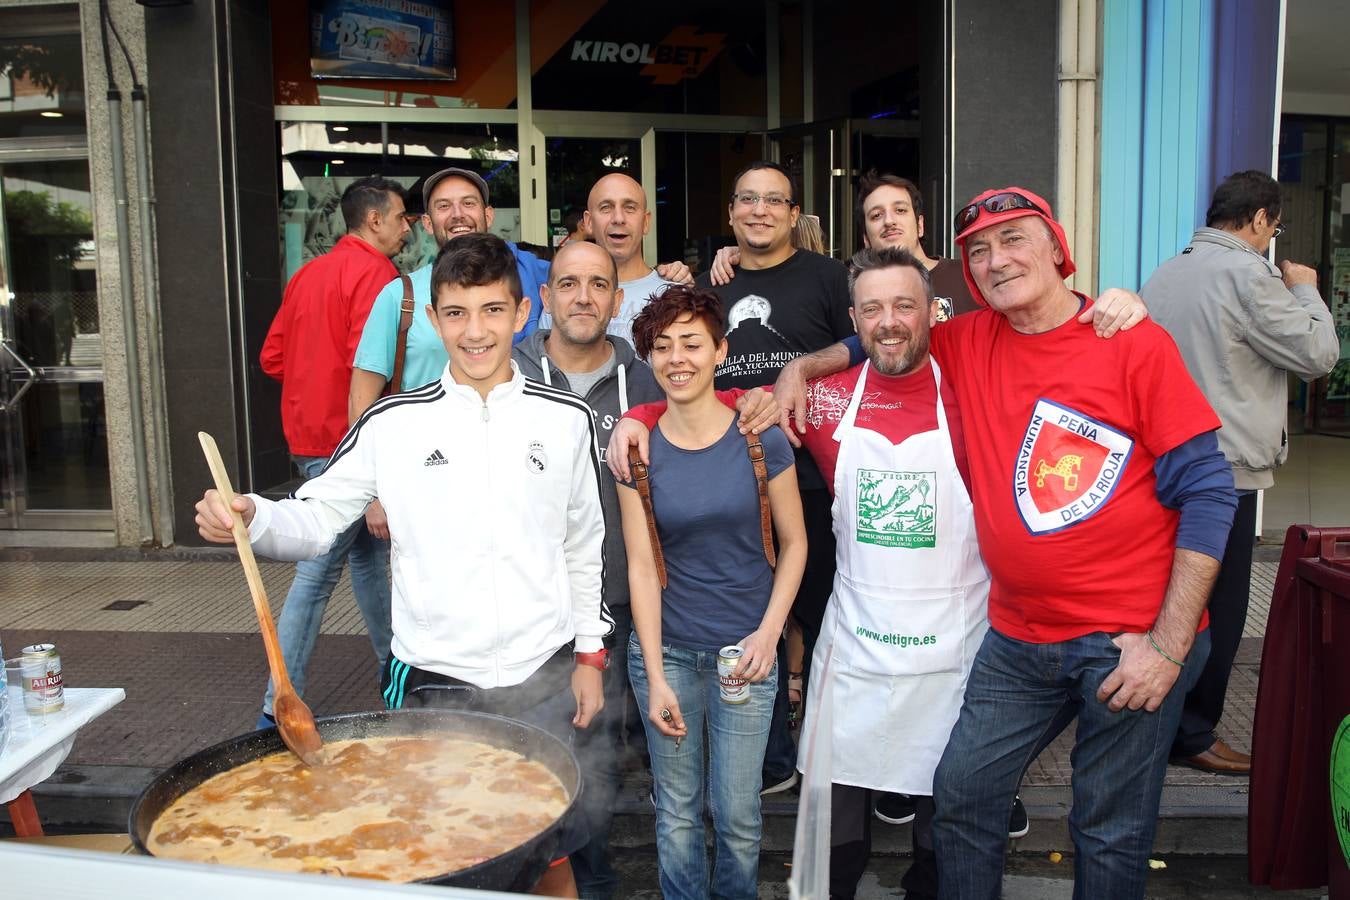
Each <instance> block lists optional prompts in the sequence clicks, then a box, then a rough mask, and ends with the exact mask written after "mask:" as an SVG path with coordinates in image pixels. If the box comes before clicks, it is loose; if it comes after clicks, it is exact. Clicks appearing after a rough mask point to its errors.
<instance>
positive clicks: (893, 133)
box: [764, 118, 921, 259]
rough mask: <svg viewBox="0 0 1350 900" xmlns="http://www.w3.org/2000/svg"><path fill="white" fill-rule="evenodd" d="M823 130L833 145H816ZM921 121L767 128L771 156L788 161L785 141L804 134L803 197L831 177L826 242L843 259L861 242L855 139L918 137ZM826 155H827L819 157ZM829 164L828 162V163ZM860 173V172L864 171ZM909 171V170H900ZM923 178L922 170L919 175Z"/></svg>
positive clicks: (844, 120) (838, 122) (848, 120)
mask: <svg viewBox="0 0 1350 900" xmlns="http://www.w3.org/2000/svg"><path fill="white" fill-rule="evenodd" d="M822 132H824V133H826V134H828V146H824V147H820V146H817V145H816V141H815V139H816V138H817V137H819V136H820V135H821V134H822ZM920 132H921V129H920V125H919V123H918V122H911V121H895V120H888V119H852V118H837V119H821V120H820V121H818V122H805V123H802V124H800V125H788V126H785V127H783V128H774V129H772V130H770V131H767V132H765V134H764V138H765V140H766V141H767V142H768V145H769V148H770V150H769V152H770V154H771V157H770V158H771V159H773V160H774V161H775V162H781V161H782V153H781V149H780V142H781V140H782V139H783V138H784V137H800V138H802V183H801V184H800V185H799V186H798V187H799V190H800V191H801V194H802V197H803V198H807V197H813V196H814V195H815V186H816V180H817V178H819V177H820V176H821V175H823V176H824V177H826V178H828V179H829V180H830V181H829V192H828V200H827V203H826V206H827V209H828V213H829V214H828V216H822V217H821V221H820V227H821V230H822V231H823V232H824V235H825V246H826V249H827V250H830V251H831V252H832V253H835V252H837V255H838V256H839V257H840V258H842V259H847V258H848V257H849V256H851V255H852V254H853V249H854V248H855V247H857V246H858V244H859V243H860V240H859V236H858V234H857V227H856V225H857V223H856V222H855V221H854V216H853V205H854V201H855V199H856V198H855V196H854V195H855V193H856V189H855V187H854V175H855V173H854V172H853V139H854V137H855V136H856V135H859V134H877V135H887V136H890V137H898V138H918V137H919V136H920ZM817 154H823V155H824V158H823V159H819V160H818V159H817V158H816V157H817ZM822 163H823V166H822ZM858 174H860V173H858ZM896 174H901V175H903V174H904V173H896ZM915 176H916V177H917V173H915ZM836 200H838V201H840V205H839V215H838V217H837V219H838V220H837V221H836V216H835V203H836Z"/></svg>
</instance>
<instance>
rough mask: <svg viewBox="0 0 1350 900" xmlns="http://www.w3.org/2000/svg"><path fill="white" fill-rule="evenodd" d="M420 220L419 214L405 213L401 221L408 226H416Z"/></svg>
mask: <svg viewBox="0 0 1350 900" xmlns="http://www.w3.org/2000/svg"><path fill="white" fill-rule="evenodd" d="M421 218H422V214H421V213H410V212H405V213H404V214H403V221H405V222H407V223H408V224H409V225H416V224H417V222H418V220H419V219H421Z"/></svg>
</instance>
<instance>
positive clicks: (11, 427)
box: [0, 136, 114, 532]
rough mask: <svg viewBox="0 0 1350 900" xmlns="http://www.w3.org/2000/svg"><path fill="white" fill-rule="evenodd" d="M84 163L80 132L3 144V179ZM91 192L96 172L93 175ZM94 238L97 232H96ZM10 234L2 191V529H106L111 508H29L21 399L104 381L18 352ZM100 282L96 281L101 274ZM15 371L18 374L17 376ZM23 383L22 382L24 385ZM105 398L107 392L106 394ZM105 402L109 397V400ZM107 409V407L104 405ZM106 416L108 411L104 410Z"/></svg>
mask: <svg viewBox="0 0 1350 900" xmlns="http://www.w3.org/2000/svg"><path fill="white" fill-rule="evenodd" d="M69 161H81V162H83V163H84V165H85V168H86V170H88V166H89V150H88V146H87V143H86V141H85V139H84V138H83V137H82V136H81V137H78V138H77V139H75V140H67V141H64V142H53V141H50V140H39V141H33V140H21V139H20V140H6V141H3V142H0V178H2V177H3V174H4V169H5V168H6V167H7V166H13V165H16V164H19V165H22V164H27V163H47V162H69ZM89 183H90V192H91V195H92V190H93V173H92V172H90V173H89ZM94 238H95V240H97V236H96V235H94ZM9 254H10V250H9V235H8V230H7V228H6V225H5V216H4V196H3V192H0V356H3V359H2V360H0V407H2V409H0V415H2V416H4V421H3V424H2V425H0V467H2V468H3V473H4V478H5V482H4V483H5V484H6V485H7V487H8V489H7V490H6V491H4V492H3V493H0V532H5V531H18V530H34V531H38V530H42V531H50V530H60V529H69V530H79V531H86V530H88V531H107V530H110V529H112V528H113V527H114V521H113V512H112V509H111V508H109V509H74V510H62V509H30V508H29V507H28V461H27V457H26V454H25V449H24V432H23V424H22V422H20V421H18V420H17V419H15V418H14V417H13V415H14V411H16V410H17V409H18V406H17V404H16V403H15V401H16V400H18V399H19V397H20V396H22V395H23V394H25V393H27V392H28V391H29V390H31V389H32V388H34V387H37V386H38V385H42V384H71V383H74V384H79V383H96V384H99V385H102V384H104V381H105V378H104V372H103V367H102V366H101V365H100V366H99V367H98V368H97V369H95V368H93V367H90V366H33V365H31V364H30V363H29V362H28V361H27V360H24V359H23V358H22V357H21V356H20V355H19V352H18V347H17V343H16V337H17V335H16V327H15V321H14V305H13V300H14V293H13V290H12V288H13V285H12V284H11V282H10V275H9V273H10V271H11V270H12V267H11V265H10V258H9ZM95 277H96V281H95V283H96V284H97V276H95ZM16 373H18V374H17V377H16ZM18 382H22V384H19V383H18ZM105 397H106V395H105ZM105 402H106V400H105ZM105 409H106V407H105ZM105 416H106V413H105Z"/></svg>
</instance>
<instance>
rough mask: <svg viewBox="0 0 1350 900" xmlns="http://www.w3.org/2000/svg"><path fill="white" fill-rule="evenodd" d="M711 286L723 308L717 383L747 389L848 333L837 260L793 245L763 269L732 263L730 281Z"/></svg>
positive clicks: (844, 283) (844, 279)
mask: <svg viewBox="0 0 1350 900" xmlns="http://www.w3.org/2000/svg"><path fill="white" fill-rule="evenodd" d="M698 284H699V286H700V287H711V288H712V289H713V290H715V291H716V292H717V294H718V296H720V297H721V298H722V303H723V304H724V305H725V307H726V311H727V358H726V360H725V361H724V362H723V363H722V365H720V366H718V367H717V387H718V389H719V390H727V389H729V388H743V389H749V388H753V387H763V386H766V385H770V384H773V381H774V379H775V378H777V377H778V372H779V370H781V369H782V368H783V366H785V365H786V364H787V363H788V362H790V361H791V360H793V359H795V358H796V357H798V356H801V355H802V354H804V353H812V352H814V351H816V350H820V349H821V348H823V347H828V346H829V345H830V344H833V343H834V342H835V341H840V340H843V339H844V338H846V337H848V336H849V335H851V334H853V321H852V320H851V319H850V318H849V315H848V309H849V299H848V274H847V272H846V271H845V269H844V266H843V264H842V263H839V262H837V261H835V260H833V259H830V258H829V257H827V256H821V255H820V254H818V253H811V252H810V251H807V250H798V251H797V252H796V253H794V254H792V255H791V256H789V257H788V258H787V259H786V260H784V261H783V262H781V263H779V264H778V265H776V266H772V267H771V268H768V269H744V268H740V267H737V268H736V277H735V278H733V279H731V283H730V284H725V285H721V286H713V285H712V283H711V281H710V280H709V276H708V274H707V273H706V272H705V273H704V274H703V275H700V276H699V278H698Z"/></svg>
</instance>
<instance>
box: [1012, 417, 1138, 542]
mask: <svg viewBox="0 0 1350 900" xmlns="http://www.w3.org/2000/svg"><path fill="white" fill-rule="evenodd" d="M1133 450H1134V441H1133V440H1131V439H1130V437H1129V436H1128V435H1126V434H1123V433H1122V432H1119V431H1117V430H1115V429H1114V428H1112V427H1111V426H1109V425H1105V424H1103V423H1101V422H1098V421H1097V420H1096V419H1092V418H1089V417H1088V416H1085V415H1083V414H1082V413H1079V412H1078V411H1076V410H1073V409H1070V408H1069V407H1067V406H1061V405H1059V404H1058V403H1053V402H1051V401H1049V400H1038V401H1037V402H1036V408H1035V409H1034V410H1032V412H1031V422H1030V423H1028V425H1027V431H1026V434H1025V435H1023V437H1022V444H1021V446H1020V447H1019V448H1018V451H1017V465H1016V467H1015V468H1014V469H1013V495H1014V496H1015V497H1016V498H1017V510H1018V512H1019V513H1021V516H1022V522H1023V523H1024V524H1025V525H1026V526H1027V530H1028V531H1030V532H1031V533H1032V534H1046V533H1049V532H1052V531H1058V530H1060V529H1061V528H1067V527H1069V526H1070V525H1076V524H1077V523H1079V522H1081V521H1083V520H1084V519H1086V518H1088V517H1089V516H1091V515H1092V514H1094V513H1095V512H1097V511H1098V510H1099V509H1101V508H1102V507H1103V506H1105V505H1106V501H1107V500H1109V499H1111V495H1112V494H1113V493H1114V492H1115V489H1116V486H1117V485H1118V484H1119V483H1120V476H1121V474H1122V473H1123V472H1124V471H1125V464H1126V462H1128V461H1129V458H1130V453H1131V452H1132V451H1133Z"/></svg>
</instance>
